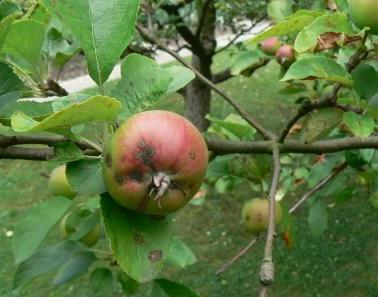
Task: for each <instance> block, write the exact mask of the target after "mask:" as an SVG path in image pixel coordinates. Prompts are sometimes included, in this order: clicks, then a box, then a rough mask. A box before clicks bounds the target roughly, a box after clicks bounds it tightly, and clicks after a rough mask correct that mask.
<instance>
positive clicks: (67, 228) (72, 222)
mask: <svg viewBox="0 0 378 297" xmlns="http://www.w3.org/2000/svg"><path fill="white" fill-rule="evenodd" d="M92 214H93V211H91V210H89V209H87V208H81V207H80V208H76V209H74V210H72V211H70V212H68V213H67V214H66V215H65V216H64V217H63V218H62V220H61V221H60V226H59V227H60V235H61V238H62V239H63V240H64V239H67V238H68V236H69V235H71V234H73V233H75V232H76V231H77V230H78V226H79V225H80V223H81V222H82V220H84V219H86V218H88V217H89V216H90V215H92ZM99 239H100V225H99V224H98V225H96V226H95V227H94V228H93V229H92V230H90V231H89V232H88V233H87V234H85V235H84V236H83V237H82V238H81V239H80V242H82V243H83V244H85V245H86V246H88V247H91V246H93V245H95V244H96V243H97V241H98V240H99Z"/></svg>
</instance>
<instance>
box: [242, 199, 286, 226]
mask: <svg viewBox="0 0 378 297" xmlns="http://www.w3.org/2000/svg"><path fill="white" fill-rule="evenodd" d="M274 213H275V216H274V221H275V223H276V225H278V224H279V223H280V222H281V220H282V208H281V205H280V204H279V203H278V202H277V201H276V202H275V211H274ZM241 216H242V221H243V224H244V226H245V229H246V230H247V231H249V232H252V233H259V232H261V231H265V230H266V229H267V228H268V224H269V200H268V199H260V198H254V199H252V200H250V201H248V202H247V203H246V204H244V207H243V209H242V214H241Z"/></svg>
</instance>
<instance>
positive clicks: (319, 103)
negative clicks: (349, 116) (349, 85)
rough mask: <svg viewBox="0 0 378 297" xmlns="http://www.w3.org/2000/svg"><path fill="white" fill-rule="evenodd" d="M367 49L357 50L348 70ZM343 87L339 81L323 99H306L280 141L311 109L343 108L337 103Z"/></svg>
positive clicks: (357, 62) (360, 59) (350, 60)
mask: <svg viewBox="0 0 378 297" xmlns="http://www.w3.org/2000/svg"><path fill="white" fill-rule="evenodd" d="M367 36H368V34H366V33H365V35H364V37H363V38H362V44H363V45H364V44H365V42H366V39H367ZM368 53H369V52H368V51H367V49H366V48H365V47H364V46H362V47H361V48H360V49H358V50H357V52H356V53H355V54H354V55H352V56H351V57H350V59H349V61H348V64H347V66H346V69H347V71H348V72H352V70H353V69H355V68H356V67H357V65H358V64H359V63H360V62H361V61H362V60H364V59H365V58H366V57H367V55H368ZM342 87H343V85H342V84H340V83H337V84H336V85H335V86H334V87H333V89H332V91H331V92H330V93H328V94H326V95H325V96H324V97H323V98H322V99H320V100H315V101H305V102H304V103H303V104H302V106H301V107H300V108H299V110H298V112H297V114H296V115H295V116H294V117H293V118H292V119H291V120H290V121H289V122H288V124H287V125H286V127H285V129H284V130H283V131H282V133H281V135H280V137H279V139H278V142H281V143H282V142H284V141H285V138H286V137H287V135H288V134H289V131H290V129H291V128H292V126H293V125H294V124H295V123H296V122H297V121H298V120H299V119H300V118H302V117H303V116H305V115H306V114H308V113H310V112H311V111H313V110H315V109H320V108H325V107H332V106H335V105H336V107H337V108H342V107H343V106H342V105H338V104H337V95H338V92H339V91H340V89H341V88H342Z"/></svg>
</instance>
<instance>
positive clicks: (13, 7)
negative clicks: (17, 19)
mask: <svg viewBox="0 0 378 297" xmlns="http://www.w3.org/2000/svg"><path fill="white" fill-rule="evenodd" d="M21 13H22V10H21V8H20V7H19V6H18V5H17V4H16V3H13V2H10V1H2V2H0V20H3V19H4V18H6V17H7V16H10V15H12V14H21Z"/></svg>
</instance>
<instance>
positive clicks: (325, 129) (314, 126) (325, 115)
mask: <svg viewBox="0 0 378 297" xmlns="http://www.w3.org/2000/svg"><path fill="white" fill-rule="evenodd" d="M342 117H343V113H342V111H340V110H337V109H334V108H324V109H320V110H318V111H315V112H313V113H311V114H310V115H309V117H308V119H307V121H306V126H305V131H304V137H305V142H306V143H312V142H314V141H316V140H318V139H321V138H323V137H325V136H327V135H328V134H329V133H330V132H331V131H332V130H333V129H334V128H336V127H337V125H338V124H340V123H341V121H342Z"/></svg>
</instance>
